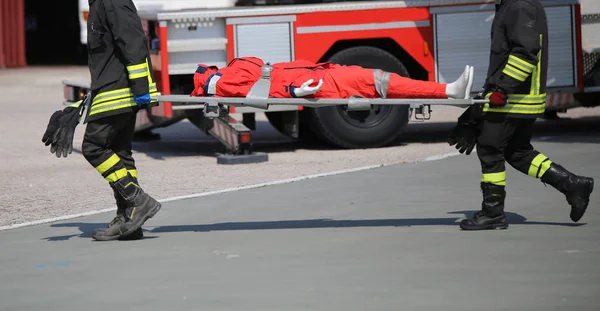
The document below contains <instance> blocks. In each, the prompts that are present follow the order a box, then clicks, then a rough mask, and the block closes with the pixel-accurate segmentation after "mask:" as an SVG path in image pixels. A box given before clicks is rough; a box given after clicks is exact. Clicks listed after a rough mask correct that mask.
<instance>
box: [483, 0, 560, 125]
mask: <svg viewBox="0 0 600 311" xmlns="http://www.w3.org/2000/svg"><path fill="white" fill-rule="evenodd" d="M547 72H548V26H547V21H546V14H545V11H544V8H543V6H542V5H541V3H540V1H538V0H504V1H503V2H502V4H500V5H496V16H495V18H494V21H493V23H492V41H491V51H490V63H489V68H488V73H487V81H486V85H487V86H488V87H490V89H491V90H493V89H494V88H499V89H501V90H503V91H504V92H505V93H506V94H508V104H507V105H506V106H505V107H502V108H490V107H489V106H488V105H487V104H486V105H485V107H484V112H486V113H501V114H505V116H506V117H521V118H523V117H525V118H536V117H540V116H542V115H543V113H544V110H545V105H546V79H547ZM490 94H491V93H488V94H487V95H488V96H489V95H490Z"/></svg>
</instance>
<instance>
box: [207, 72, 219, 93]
mask: <svg viewBox="0 0 600 311" xmlns="http://www.w3.org/2000/svg"><path fill="white" fill-rule="evenodd" d="M219 79H221V76H217V75H214V76H213V77H212V78H210V80H209V81H208V94H210V95H215V94H217V81H219Z"/></svg>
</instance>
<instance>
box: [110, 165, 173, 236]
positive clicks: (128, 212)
mask: <svg viewBox="0 0 600 311" xmlns="http://www.w3.org/2000/svg"><path fill="white" fill-rule="evenodd" d="M112 186H113V189H115V190H116V191H117V193H118V194H119V195H120V196H121V197H122V198H123V200H124V201H125V205H126V208H125V215H124V216H125V218H126V221H125V222H124V223H122V224H121V226H120V231H121V235H122V236H128V235H130V234H132V233H133V232H135V231H136V230H138V229H140V228H141V227H142V225H143V224H144V223H145V222H146V221H147V220H148V219H149V218H152V217H153V216H154V215H156V213H158V211H159V210H160V208H161V207H162V205H161V204H160V203H159V202H158V201H156V200H155V199H154V198H152V197H151V196H149V195H148V194H147V193H146V192H144V190H143V189H142V188H141V187H140V186H139V184H138V183H137V182H136V180H135V179H134V178H133V177H132V176H131V175H130V174H127V176H126V177H123V178H121V179H119V180H118V181H117V182H115V183H113V184H112Z"/></svg>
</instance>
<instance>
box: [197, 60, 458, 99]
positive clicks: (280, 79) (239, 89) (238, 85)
mask: <svg viewBox="0 0 600 311" xmlns="http://www.w3.org/2000/svg"><path fill="white" fill-rule="evenodd" d="M263 65H264V62H263V61H262V60H261V59H260V58H257V57H242V58H236V59H234V60H232V61H231V62H230V63H229V64H228V65H227V67H225V68H217V67H215V66H207V65H203V64H200V65H198V70H196V73H195V74H194V91H193V92H192V94H191V95H192V96H218V97H246V95H247V94H248V92H249V91H250V88H252V86H253V85H254V83H255V82H256V81H257V80H258V79H260V76H261V67H262V66H263ZM272 66H273V71H272V72H271V88H270V93H269V95H270V97H276V98H290V97H295V96H294V93H293V90H294V88H296V87H300V86H301V85H302V83H304V82H306V81H307V80H309V79H313V81H314V82H313V84H312V85H311V86H316V85H317V84H318V82H319V80H320V79H323V86H322V87H321V89H320V90H319V91H318V92H316V93H315V94H313V95H308V96H305V97H313V98H349V97H351V96H353V95H358V96H361V97H365V98H379V97H381V96H380V95H379V94H378V92H377V90H376V87H375V77H374V72H373V70H374V69H367V68H363V67H360V66H343V65H337V64H331V63H318V64H315V63H312V62H309V61H306V60H296V61H293V62H283V63H275V64H272ZM377 70H378V69H377ZM386 97H387V98H447V95H446V84H441V83H436V82H428V81H421V80H412V79H409V78H405V77H402V76H400V75H398V74H395V73H391V75H390V78H389V83H388V90H387V96H386Z"/></svg>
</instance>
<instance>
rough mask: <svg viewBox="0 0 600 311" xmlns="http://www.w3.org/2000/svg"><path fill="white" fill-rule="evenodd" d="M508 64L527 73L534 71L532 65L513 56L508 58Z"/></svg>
mask: <svg viewBox="0 0 600 311" xmlns="http://www.w3.org/2000/svg"><path fill="white" fill-rule="evenodd" d="M508 63H509V64H511V65H513V66H515V67H518V68H519V69H521V68H522V70H523V71H525V72H527V73H531V72H532V71H533V69H535V65H534V64H530V63H528V62H527V61H525V60H523V59H521V58H519V57H517V56H514V55H509V56H508Z"/></svg>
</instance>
